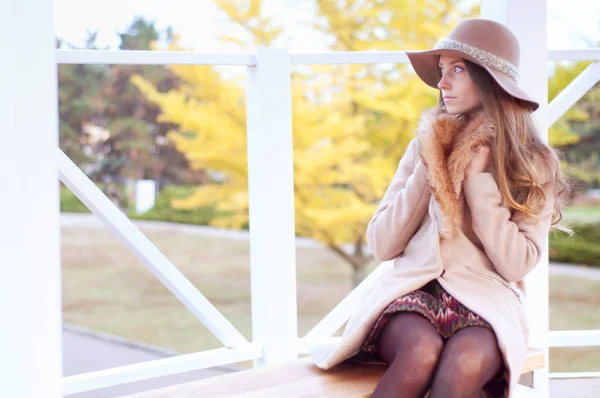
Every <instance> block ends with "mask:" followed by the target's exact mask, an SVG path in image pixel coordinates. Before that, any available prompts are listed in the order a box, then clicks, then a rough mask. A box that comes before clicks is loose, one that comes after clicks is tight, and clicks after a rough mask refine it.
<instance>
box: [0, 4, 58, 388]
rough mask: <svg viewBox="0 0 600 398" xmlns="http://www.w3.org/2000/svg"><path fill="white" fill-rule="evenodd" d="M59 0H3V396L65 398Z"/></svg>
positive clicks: (0, 311) (0, 30)
mask: <svg viewBox="0 0 600 398" xmlns="http://www.w3.org/2000/svg"><path fill="white" fill-rule="evenodd" d="M52 16H53V9H52V0H12V1H0V58H1V59H2V61H1V62H0V134H1V135H2V140H1V145H0V181H1V182H2V195H0V212H2V216H1V217H0V220H1V221H0V256H1V258H0V261H1V265H0V269H1V270H2V274H1V278H0V314H1V316H2V327H0V375H2V376H0V378H1V380H2V382H1V383H0V395H1V396H3V397H15V398H30V397H31V398H34V397H47V398H57V397H62V391H61V378H62V338H61V337H62V336H61V332H62V324H61V323H62V316H61V269H60V235H59V234H60V227H59V219H58V217H59V200H58V198H59V196H58V174H57V167H56V147H57V145H58V120H57V114H58V113H57V112H58V111H57V100H58V99H57V76H56V58H55V38H54V26H53V21H52Z"/></svg>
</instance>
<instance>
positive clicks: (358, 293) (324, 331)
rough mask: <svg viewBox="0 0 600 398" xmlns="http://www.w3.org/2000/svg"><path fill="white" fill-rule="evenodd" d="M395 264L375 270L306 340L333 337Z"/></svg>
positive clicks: (385, 265)
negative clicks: (369, 291)
mask: <svg viewBox="0 0 600 398" xmlns="http://www.w3.org/2000/svg"><path fill="white" fill-rule="evenodd" d="M393 264H394V262H393V261H386V262H383V263H381V264H380V265H379V266H378V267H377V268H375V269H374V270H373V272H371V274H370V275H369V276H367V277H366V278H365V279H364V280H363V281H362V282H361V283H360V284H359V285H358V286H357V287H356V288H355V289H354V290H352V291H351V292H350V293H349V294H348V295H347V296H346V297H344V299H343V300H342V301H341V302H340V303H339V304H338V305H337V306H335V308H334V309H333V310H331V311H330V312H329V313H328V314H327V315H326V316H325V317H324V318H323V319H322V320H321V321H320V322H319V323H318V324H317V325H316V326H315V327H314V328H312V329H311V330H310V331H309V332H308V333H307V334H306V336H305V339H307V340H315V339H321V338H325V337H330V336H332V335H333V334H334V333H335V332H336V331H337V330H338V329H339V328H340V327H342V325H343V324H344V322H346V321H347V320H348V319H349V318H350V316H351V315H352V313H354V312H355V311H356V309H357V308H358V306H359V304H360V302H361V300H362V299H363V297H364V295H365V293H366V292H367V291H368V290H369V289H370V288H371V287H372V286H373V285H374V284H375V282H376V281H377V279H378V278H379V277H380V276H381V275H382V274H383V273H385V272H387V271H389V270H390V269H392V266H393Z"/></svg>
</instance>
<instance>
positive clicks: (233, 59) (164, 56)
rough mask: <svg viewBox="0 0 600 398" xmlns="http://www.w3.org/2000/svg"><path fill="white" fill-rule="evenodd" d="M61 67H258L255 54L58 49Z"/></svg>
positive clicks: (57, 56)
mask: <svg viewBox="0 0 600 398" xmlns="http://www.w3.org/2000/svg"><path fill="white" fill-rule="evenodd" d="M56 58H57V60H58V63H61V64H111V65H175V64H179V65H183V64H185V65H255V64H256V56H255V55H254V54H251V53H248V54H242V53H239V54H238V53H233V54H218V53H215V54H206V53H199V52H189V51H137V50H121V51H109V50H56Z"/></svg>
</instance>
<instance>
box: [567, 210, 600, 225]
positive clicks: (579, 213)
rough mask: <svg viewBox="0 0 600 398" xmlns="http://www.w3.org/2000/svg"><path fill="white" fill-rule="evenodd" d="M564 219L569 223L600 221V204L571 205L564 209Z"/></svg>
mask: <svg viewBox="0 0 600 398" xmlns="http://www.w3.org/2000/svg"><path fill="white" fill-rule="evenodd" d="M563 220H565V221H566V222H568V223H581V222H583V223H592V222H600V206H571V207H568V208H566V209H564V211H563Z"/></svg>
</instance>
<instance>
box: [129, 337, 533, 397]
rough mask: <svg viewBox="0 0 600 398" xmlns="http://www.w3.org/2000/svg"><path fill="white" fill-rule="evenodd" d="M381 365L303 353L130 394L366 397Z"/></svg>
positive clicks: (528, 366)
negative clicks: (325, 364) (322, 361)
mask: <svg viewBox="0 0 600 398" xmlns="http://www.w3.org/2000/svg"><path fill="white" fill-rule="evenodd" d="M543 365H544V357H543V351H542V350H539V349H536V348H529V351H528V354H527V361H526V363H525V366H524V368H523V371H522V373H528V372H531V371H532V370H534V369H538V368H540V367H543ZM385 369H386V367H385V366H383V365H360V364H347V363H343V364H340V365H338V366H335V367H334V368H332V369H329V370H322V369H319V368H318V367H316V366H315V365H314V364H313V363H312V358H311V357H304V358H302V359H299V360H297V361H292V362H288V363H285V364H280V365H274V366H265V367H262V368H256V369H249V370H244V371H240V372H235V373H229V374H226V375H222V376H214V377H211V378H208V379H203V380H199V381H195V382H189V383H184V384H179V385H175V386H171V387H166V388H162V389H158V390H154V391H148V392H143V393H139V394H135V395H132V396H130V397H131V398H166V397H169V398H171V397H176V398H191V397H198V396H199V394H201V395H202V396H206V397H211V398H224V397H228V398H248V397H331V396H338V397H339V396H347V397H351V398H362V397H368V396H369V395H370V393H371V392H372V391H373V389H374V388H375V386H376V385H377V383H378V382H379V379H380V378H381V376H382V375H383V373H384V372H385Z"/></svg>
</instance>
